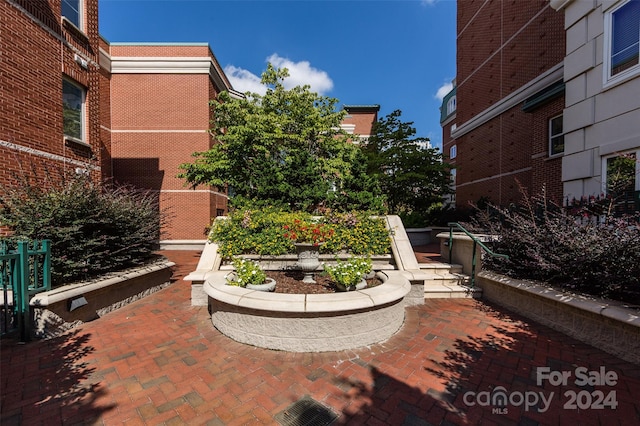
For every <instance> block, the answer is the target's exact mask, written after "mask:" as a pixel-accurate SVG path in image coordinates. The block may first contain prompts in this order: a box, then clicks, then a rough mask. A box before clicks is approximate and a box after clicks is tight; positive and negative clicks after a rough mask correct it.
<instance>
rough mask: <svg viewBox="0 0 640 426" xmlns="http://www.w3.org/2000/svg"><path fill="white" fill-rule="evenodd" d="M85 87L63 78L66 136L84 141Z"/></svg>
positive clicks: (63, 111)
mask: <svg viewBox="0 0 640 426" xmlns="http://www.w3.org/2000/svg"><path fill="white" fill-rule="evenodd" d="M85 93H86V92H85V89H84V88H83V87H81V86H79V85H77V84H76V83H73V82H71V81H70V80H66V79H65V80H62V114H63V129H64V136H65V137H66V138H69V139H72V140H74V141H76V142H84V139H85V137H84V136H85V129H84V127H85V126H84V100H85Z"/></svg>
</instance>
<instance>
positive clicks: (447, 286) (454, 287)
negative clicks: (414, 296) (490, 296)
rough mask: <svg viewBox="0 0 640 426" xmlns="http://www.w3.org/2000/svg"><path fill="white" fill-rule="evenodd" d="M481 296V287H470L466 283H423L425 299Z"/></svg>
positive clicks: (476, 297)
mask: <svg viewBox="0 0 640 426" xmlns="http://www.w3.org/2000/svg"><path fill="white" fill-rule="evenodd" d="M481 296H482V289H480V288H478V287H475V288H471V287H469V286H467V285H459V284H453V283H440V284H436V283H429V284H427V283H425V286H424V298H425V299H467V298H473V299H479V298H480V297H481Z"/></svg>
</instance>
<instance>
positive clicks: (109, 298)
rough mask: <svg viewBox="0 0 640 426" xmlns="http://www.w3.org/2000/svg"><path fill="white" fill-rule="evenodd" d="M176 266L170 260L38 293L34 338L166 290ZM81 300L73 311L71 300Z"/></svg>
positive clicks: (57, 332) (69, 326)
mask: <svg viewBox="0 0 640 426" xmlns="http://www.w3.org/2000/svg"><path fill="white" fill-rule="evenodd" d="M173 265H174V263H173V262H169V261H162V262H156V263H153V264H151V265H147V266H143V267H139V268H132V269H128V270H126V271H122V272H121V273H116V274H111V275H109V276H108V277H106V278H103V279H100V280H96V281H89V282H83V283H76V284H70V285H67V286H63V287H59V288H56V289H54V290H51V291H46V292H43V293H39V294H36V295H35V296H34V297H33V298H32V299H31V302H30V305H31V309H32V312H33V316H34V326H33V328H34V331H35V335H36V336H37V337H43V338H44V337H53V336H55V335H57V334H59V333H61V332H63V331H65V330H67V329H69V328H72V327H73V326H75V325H77V324H80V323H83V322H86V321H91V320H94V319H96V318H99V317H100V316H102V315H104V314H106V313H108V312H111V311H112V310H114V309H117V308H119V307H121V306H124V305H126V304H128V303H131V302H133V301H135V300H138V299H140V298H142V297H144V296H147V295H149V294H151V293H154V292H156V291H158V290H160V289H162V288H164V287H166V286H167V285H168V284H169V282H170V281H169V280H170V278H171V274H172V272H171V267H172V266H173ZM81 298H84V301H86V302H87V303H86V304H84V305H82V306H80V307H78V308H77V309H73V310H71V304H72V301H73V300H77V301H80V300H82V299H81Z"/></svg>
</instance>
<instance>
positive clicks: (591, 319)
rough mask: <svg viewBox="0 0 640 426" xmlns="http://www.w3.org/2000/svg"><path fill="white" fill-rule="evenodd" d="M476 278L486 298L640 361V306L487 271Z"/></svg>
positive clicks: (607, 349)
mask: <svg viewBox="0 0 640 426" xmlns="http://www.w3.org/2000/svg"><path fill="white" fill-rule="evenodd" d="M476 282H477V285H478V286H479V287H481V288H482V297H483V299H486V300H489V301H491V302H493V303H496V304H498V305H500V306H503V307H505V308H507V309H509V310H512V311H514V312H517V313H518V314H521V315H523V316H525V317H527V318H530V319H533V320H535V321H537V322H539V323H541V324H544V325H546V326H548V327H551V328H553V329H554V330H558V331H560V332H562V333H565V334H567V335H569V336H571V337H574V338H576V339H578V340H580V341H582V342H585V343H588V344H590V345H593V346H595V347H597V348H599V349H602V350H604V351H606V352H608V353H610V354H613V355H615V356H618V357H620V358H622V359H624V360H625V361H629V362H632V363H635V364H638V365H640V308H638V307H635V308H633V307H627V306H626V305H625V304H623V303H620V302H615V301H609V300H604V299H597V298H593V299H591V298H587V297H583V296H576V295H570V294H567V293H562V292H559V291H557V290H555V289H552V288H549V287H546V286H544V285H543V284H542V283H535V282H532V281H523V280H516V279H512V278H509V277H506V276H504V275H500V274H495V273H491V272H487V271H484V272H481V273H479V274H478V279H477V281H476Z"/></svg>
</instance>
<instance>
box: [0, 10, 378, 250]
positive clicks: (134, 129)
mask: <svg viewBox="0 0 640 426" xmlns="http://www.w3.org/2000/svg"><path fill="white" fill-rule="evenodd" d="M0 23H1V28H2V37H0V52H2V60H1V61H0V66H1V68H0V88H1V90H2V98H1V99H2V102H1V104H0V184H1V185H15V184H17V183H18V180H19V179H20V178H21V176H28V175H30V174H32V173H33V172H35V173H36V174H38V175H39V177H40V178H44V177H45V176H44V175H45V174H47V173H48V172H52V173H51V175H52V177H55V176H59V175H60V174H59V173H57V171H58V170H63V171H65V172H71V173H89V174H90V175H91V176H92V177H93V178H94V179H95V180H97V181H106V180H111V179H113V180H114V181H116V182H118V183H127V184H133V185H135V186H137V187H139V188H144V189H149V190H151V191H154V192H156V193H157V194H158V197H159V201H160V208H161V210H163V211H165V212H167V214H168V217H169V221H168V224H167V226H166V227H165V228H164V229H163V231H164V232H163V236H162V238H163V241H162V243H163V244H162V245H163V246H165V247H174V248H180V247H189V246H193V245H194V244H195V245H201V244H202V243H203V242H204V239H205V228H206V226H208V225H209V224H210V222H211V218H213V217H215V216H219V215H222V214H225V213H226V211H227V194H226V193H225V192H224V190H223V191H218V190H216V189H215V188H210V187H206V186H199V187H197V188H190V187H187V186H185V183H184V181H183V180H182V179H178V178H177V177H176V175H177V174H178V173H179V169H178V166H179V165H180V164H181V163H185V162H189V161H191V160H192V157H191V154H192V153H194V152H201V151H206V150H208V149H209V148H210V147H211V146H212V144H213V143H214V140H213V139H212V137H211V135H210V133H209V132H208V129H209V127H210V120H211V119H212V115H211V114H212V112H211V109H210V107H209V100H211V99H214V98H215V97H216V96H217V95H218V94H219V93H220V92H221V91H223V90H226V91H229V92H230V93H231V94H232V96H238V97H239V96H242V95H241V94H240V93H237V92H235V91H234V90H233V88H232V86H231V84H230V82H229V80H228V79H227V77H226V76H225V74H224V72H223V70H222V68H221V67H220V64H219V63H218V61H217V60H216V58H215V56H214V55H213V53H212V52H211V50H210V48H209V46H208V44H206V43H201V44H198V43H192V44H171V43H163V44H130V43H109V42H108V41H106V40H104V39H102V38H101V37H100V35H99V33H98V0H62V1H60V0H39V1H34V0H3V1H2V2H0ZM379 108H380V107H379V106H378V105H369V106H347V107H345V109H346V110H347V111H348V113H349V116H348V117H347V118H346V119H345V124H344V126H346V128H349V129H350V130H351V131H353V132H354V133H357V134H359V135H360V136H361V137H363V138H366V137H368V135H369V134H370V132H371V126H372V124H373V122H374V121H376V120H377V112H378V110H379Z"/></svg>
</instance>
